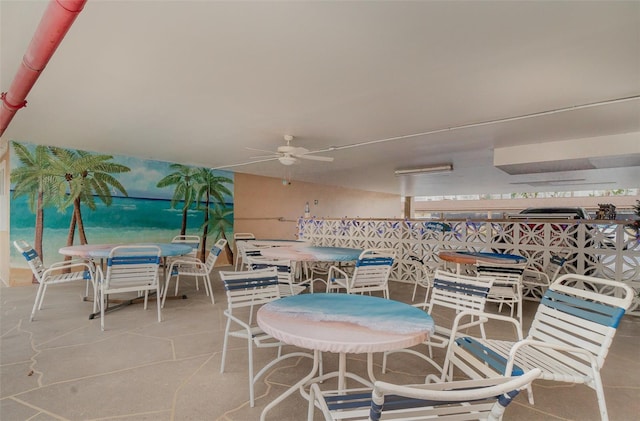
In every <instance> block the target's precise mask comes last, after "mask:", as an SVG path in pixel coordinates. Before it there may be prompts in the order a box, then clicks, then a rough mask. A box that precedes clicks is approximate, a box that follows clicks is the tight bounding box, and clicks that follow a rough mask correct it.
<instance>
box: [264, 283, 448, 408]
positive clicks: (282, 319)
mask: <svg viewBox="0 0 640 421" xmlns="http://www.w3.org/2000/svg"><path fill="white" fill-rule="evenodd" d="M257 321H258V325H259V326H260V328H261V329H262V330H264V331H265V332H267V333H268V334H270V335H271V336H273V337H274V338H276V339H278V340H280V341H282V342H284V343H287V344H290V345H295V346H298V347H301V348H306V349H311V350H313V351H314V364H313V368H312V370H311V372H310V373H309V374H308V375H307V376H306V377H305V378H304V379H302V380H300V381H299V382H298V383H296V384H295V385H294V386H292V387H291V388H290V389H288V390H287V391H286V392H284V393H283V394H282V395H281V396H279V397H278V398H276V399H275V400H274V401H272V402H271V403H269V405H267V406H266V407H265V409H264V410H263V412H262V414H261V417H260V419H264V417H265V414H266V413H267V412H268V411H269V410H270V409H271V408H273V407H274V406H275V405H277V404H278V403H279V402H281V401H282V400H283V399H285V398H286V397H287V396H289V395H291V394H292V393H293V392H295V391H296V390H297V389H298V388H300V387H301V386H303V385H305V384H307V383H308V382H309V381H310V380H312V379H314V378H315V377H316V375H317V372H318V366H319V353H320V352H334V353H339V354H340V359H339V369H338V372H337V373H330V374H325V375H323V376H322V377H321V378H322V379H326V378H328V377H332V376H333V377H335V375H336V374H337V376H338V387H339V389H344V388H345V381H344V379H345V377H346V376H347V373H346V354H347V353H355V354H362V353H366V354H367V372H368V375H369V379H370V381H371V382H372V383H373V382H374V381H375V377H374V375H373V359H372V356H371V354H372V353H373V352H384V351H391V350H396V349H402V348H408V347H411V346H414V345H417V344H419V343H422V342H424V341H426V340H427V338H428V337H429V335H430V334H431V333H433V332H434V329H435V326H434V323H433V319H432V318H431V316H429V314H427V313H426V312H425V311H423V310H421V309H419V308H417V307H413V306H411V305H409V304H405V303H402V302H399V301H394V300H387V299H384V298H379V297H372V296H368V295H356V294H338V293H334V294H325V293H322V294H300V295H293V296H290V297H284V298H281V299H279V300H276V301H272V302H270V303H268V304H265V305H264V306H262V307H261V308H260V310H258V314H257ZM348 377H350V378H354V379H356V380H358V381H360V382H363V383H364V382H366V380H364V379H362V378H360V377H359V376H356V375H355V374H349V375H348Z"/></svg>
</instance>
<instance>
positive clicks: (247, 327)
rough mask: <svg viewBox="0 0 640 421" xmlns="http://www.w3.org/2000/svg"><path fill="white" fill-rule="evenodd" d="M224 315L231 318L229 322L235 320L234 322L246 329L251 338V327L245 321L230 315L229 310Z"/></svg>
mask: <svg viewBox="0 0 640 421" xmlns="http://www.w3.org/2000/svg"><path fill="white" fill-rule="evenodd" d="M223 313H224V315H225V316H226V317H227V318H229V320H233V321H234V322H236V323H237V324H239V325H240V326H242V327H243V328H244V329H246V330H247V334H248V335H249V336H251V326H249V325H248V324H247V323H246V322H245V321H244V320H242V319H239V318H237V317H235V316H234V315H233V314H231V313H229V310H225V311H224V312H223Z"/></svg>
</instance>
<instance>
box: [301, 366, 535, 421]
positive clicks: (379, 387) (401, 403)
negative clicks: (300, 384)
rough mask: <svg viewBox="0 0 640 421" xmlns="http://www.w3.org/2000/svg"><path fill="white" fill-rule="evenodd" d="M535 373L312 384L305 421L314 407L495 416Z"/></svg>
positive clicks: (330, 420)
mask: <svg viewBox="0 0 640 421" xmlns="http://www.w3.org/2000/svg"><path fill="white" fill-rule="evenodd" d="M539 376H540V370H539V369H533V370H531V371H528V372H527V373H524V374H523V375H521V376H513V377H502V376H501V377H494V378H489V379H482V380H462V381H455V382H447V383H430V384H413V385H397V384H391V383H386V382H382V381H376V382H375V383H374V385H373V390H372V389H350V390H347V391H335V390H331V391H325V392H323V391H321V390H320V387H319V386H318V384H317V383H313V384H312V385H311V392H310V397H309V411H308V416H307V420H308V421H313V420H314V417H313V416H314V412H315V407H316V406H317V407H318V408H320V410H321V411H322V414H323V416H324V419H325V421H337V420H341V421H349V420H352V421H356V420H370V421H378V420H381V419H383V420H390V419H393V420H407V421H408V420H411V421H417V420H427V419H429V420H431V419H439V420H456V421H460V420H492V421H498V420H500V419H502V415H503V414H504V412H505V408H506V407H507V406H508V405H509V404H510V403H511V401H512V400H513V399H514V398H515V397H516V396H517V395H518V393H519V391H520V390H521V389H522V388H524V387H526V386H527V385H528V384H530V383H531V382H532V381H533V380H534V379H536V378H538V377H539Z"/></svg>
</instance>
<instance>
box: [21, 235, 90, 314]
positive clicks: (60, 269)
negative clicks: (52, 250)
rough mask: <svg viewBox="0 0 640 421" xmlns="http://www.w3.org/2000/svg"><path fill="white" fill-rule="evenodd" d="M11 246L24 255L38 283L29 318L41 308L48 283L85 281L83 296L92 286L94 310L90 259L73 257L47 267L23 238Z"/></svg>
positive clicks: (87, 293) (86, 294)
mask: <svg viewBox="0 0 640 421" xmlns="http://www.w3.org/2000/svg"><path fill="white" fill-rule="evenodd" d="M13 246H14V247H15V248H16V249H17V250H18V251H19V252H20V253H21V254H22V255H23V256H24V258H25V259H26V260H27V263H28V264H29V268H30V269H31V272H32V273H33V276H34V277H35V279H36V281H37V282H38V283H39V284H40V285H39V286H38V292H37V293H36V299H35V302H34V303H33V309H32V310H31V316H30V318H29V319H30V320H31V321H33V318H34V317H35V315H36V311H38V310H40V309H41V308H42V302H43V301H44V295H45V293H46V292H47V287H48V286H49V285H55V284H62V283H67V282H75V281H84V282H85V283H86V286H85V293H84V298H85V299H86V298H87V296H88V295H89V284H91V286H92V288H93V312H94V313H95V312H96V308H97V307H96V306H97V299H96V298H97V289H96V273H95V266H94V265H93V263H92V262H90V261H85V260H80V259H75V260H68V261H63V262H56V263H53V264H51V265H50V266H49V267H48V268H47V267H45V265H44V264H43V263H42V260H41V259H40V256H38V253H37V252H36V251H35V250H34V249H33V247H31V245H30V244H29V243H27V242H26V241H24V240H16V241H14V242H13Z"/></svg>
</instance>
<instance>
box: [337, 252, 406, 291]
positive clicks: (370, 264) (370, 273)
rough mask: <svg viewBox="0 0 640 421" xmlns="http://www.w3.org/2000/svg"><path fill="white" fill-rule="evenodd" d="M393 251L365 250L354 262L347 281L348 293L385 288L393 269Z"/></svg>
mask: <svg viewBox="0 0 640 421" xmlns="http://www.w3.org/2000/svg"><path fill="white" fill-rule="evenodd" d="M394 258H395V251H394V250H392V249H366V250H364V251H363V252H362V253H361V254H360V256H359V257H358V260H357V261H356V264H355V268H354V270H353V275H352V276H351V279H350V280H349V283H350V285H349V288H348V291H349V292H358V289H361V290H365V291H366V290H372V289H383V288H386V285H387V283H388V282H389V276H390V275H391V269H392V268H393V262H394Z"/></svg>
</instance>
